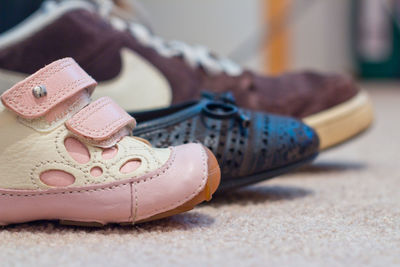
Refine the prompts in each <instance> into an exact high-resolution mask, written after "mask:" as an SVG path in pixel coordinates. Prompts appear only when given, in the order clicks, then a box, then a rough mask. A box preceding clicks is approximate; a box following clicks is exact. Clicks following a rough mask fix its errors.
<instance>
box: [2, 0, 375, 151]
mask: <svg viewBox="0 0 400 267" xmlns="http://www.w3.org/2000/svg"><path fill="white" fill-rule="evenodd" d="M110 3H111V2H110ZM121 14H123V10H122V11H121V10H119V9H118V7H115V6H112V5H98V4H94V3H93V2H89V1H57V2H55V1H48V2H45V3H44V5H43V8H41V9H40V10H39V11H37V12H36V13H35V14H33V15H32V16H31V17H29V18H27V19H26V20H25V21H24V22H22V23H21V24H20V25H17V26H16V27H14V28H13V29H11V30H9V31H8V32H5V33H4V34H1V35H0V88H1V89H2V90H5V89H6V88H9V87H10V86H11V85H12V84H14V83H15V82H16V81H19V80H20V79H21V78H23V77H25V76H27V75H28V74H31V73H33V72H34V71H35V70H36V69H38V68H39V67H41V66H42V65H45V64H49V63H50V62H52V61H54V60H57V59H59V58H63V57H73V58H75V59H76V61H77V62H78V63H79V64H80V65H81V66H82V67H83V68H84V69H85V70H86V71H87V72H88V73H89V74H90V75H91V76H93V78H95V79H96V80H97V81H99V87H98V90H97V92H96V93H95V94H94V98H99V97H102V96H109V97H111V98H112V99H114V101H116V102H117V103H118V104H119V105H120V106H122V107H123V108H125V109H126V110H128V111H131V112H132V111H138V110H148V109H154V108H161V107H167V106H169V105H171V104H175V103H180V102H182V101H187V100H191V99H196V98H198V97H199V96H200V93H201V91H202V90H203V89H207V90H209V91H213V92H216V93H221V92H227V91H231V92H233V94H234V96H235V97H236V99H237V102H238V103H237V104H238V105H239V106H240V107H243V108H247V109H253V110H259V111H268V112H274V113H278V114H281V115H289V116H293V117H297V118H301V119H303V120H304V121H305V122H306V123H308V124H309V125H310V126H312V127H314V128H315V129H316V131H317V132H318V134H319V136H320V139H321V148H322V149H325V148H327V147H330V146H333V145H336V144H338V143H341V142H343V141H345V140H347V139H349V138H351V137H353V136H355V135H357V134H358V133H360V132H362V131H363V130H364V129H366V128H367V127H368V126H369V125H370V124H371V122H372V105H371V102H370V100H369V98H368V96H367V94H366V93H365V92H362V91H360V90H359V89H358V87H357V86H356V85H355V83H354V82H353V81H352V80H351V79H350V78H348V77H345V76H340V75H321V74H317V73H311V72H304V73H288V74H284V75H281V76H278V77H267V76H261V75H258V74H256V73H253V72H250V71H247V70H243V69H242V68H241V67H240V66H238V65H237V64H235V63H234V62H232V61H230V60H229V59H224V58H218V57H217V56H215V55H213V54H212V53H210V52H209V51H208V50H207V49H206V48H205V47H202V46H189V45H187V44H185V43H182V42H178V41H172V42H166V41H164V40H162V39H161V38H159V37H157V36H155V35H154V34H152V33H151V31H149V30H148V29H147V28H146V27H145V26H143V25H141V24H138V23H134V22H129V21H128V20H127V19H126V18H125V19H124V18H123V17H124V16H123V15H121Z"/></svg>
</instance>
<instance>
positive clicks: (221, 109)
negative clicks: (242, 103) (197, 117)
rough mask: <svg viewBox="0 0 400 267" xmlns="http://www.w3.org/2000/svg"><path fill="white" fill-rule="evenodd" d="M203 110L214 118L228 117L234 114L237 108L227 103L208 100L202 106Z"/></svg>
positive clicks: (232, 116)
mask: <svg viewBox="0 0 400 267" xmlns="http://www.w3.org/2000/svg"><path fill="white" fill-rule="evenodd" d="M203 112H204V114H205V115H207V116H208V117H211V118H214V119H230V118H234V117H235V116H236V114H237V113H238V108H237V107H236V106H234V105H231V104H227V103H222V102H209V103H207V104H206V105H205V106H204V107H203Z"/></svg>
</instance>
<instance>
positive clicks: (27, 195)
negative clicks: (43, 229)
mask: <svg viewBox="0 0 400 267" xmlns="http://www.w3.org/2000/svg"><path fill="white" fill-rule="evenodd" d="M175 159H176V152H174V153H173V155H171V158H170V160H169V161H168V162H167V163H166V165H165V167H164V169H163V170H162V171H161V172H157V173H155V174H154V175H152V176H150V177H148V178H144V177H139V178H137V177H135V178H130V179H127V180H124V182H121V183H120V184H117V185H112V186H103V187H100V188H95V189H79V190H78V189H76V190H69V191H64V192H43V193H37V192H32V193H29V194H24V193H1V190H0V196H21V197H34V196H45V195H65V194H74V193H85V192H98V191H107V190H113V188H118V187H121V186H124V185H127V184H129V183H141V182H144V183H145V182H148V181H151V180H153V179H155V178H157V177H159V176H161V175H163V174H165V173H166V172H167V171H168V170H169V169H170V168H171V166H172V165H173V163H174V162H175ZM61 163H62V162H61ZM162 168H163V167H162ZM136 179H137V181H135V180H136Z"/></svg>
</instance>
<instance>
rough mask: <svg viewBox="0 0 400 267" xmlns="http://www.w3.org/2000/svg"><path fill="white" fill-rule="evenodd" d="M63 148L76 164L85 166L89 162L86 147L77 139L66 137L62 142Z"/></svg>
mask: <svg viewBox="0 0 400 267" xmlns="http://www.w3.org/2000/svg"><path fill="white" fill-rule="evenodd" d="M64 146H65V149H66V150H67V152H68V154H69V155H70V156H71V157H72V158H73V159H74V160H75V161H76V162H78V163H80V164H86V163H88V162H89V161H90V153H89V150H88V149H87V147H86V146H85V145H84V144H83V143H82V142H81V141H79V140H78V139H76V138H73V137H68V138H66V139H65V140H64Z"/></svg>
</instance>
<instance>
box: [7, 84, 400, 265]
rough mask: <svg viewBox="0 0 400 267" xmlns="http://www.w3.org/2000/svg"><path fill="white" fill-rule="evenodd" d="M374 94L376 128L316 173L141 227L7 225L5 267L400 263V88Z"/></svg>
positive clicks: (329, 156) (321, 163) (324, 160)
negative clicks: (99, 227)
mask: <svg viewBox="0 0 400 267" xmlns="http://www.w3.org/2000/svg"><path fill="white" fill-rule="evenodd" d="M368 87H377V88H374V90H372V91H370V92H371V94H372V96H373V99H374V101H375V104H376V117H377V120H376V123H375V125H374V127H373V129H372V130H370V131H369V132H367V133H366V134H364V135H362V136H360V138H358V139H356V140H354V141H352V142H350V143H347V144H345V145H343V146H341V147H338V148H335V149H332V150H330V151H328V152H326V153H323V154H322V155H321V156H320V157H319V158H318V160H317V161H316V162H315V163H314V165H313V166H310V167H308V168H307V169H303V170H301V171H298V172H297V173H294V174H291V175H287V176H284V177H280V178H278V179H274V180H271V181H267V182H264V183H262V184H259V185H258V186H254V187H251V188H248V189H245V190H242V191H239V192H236V193H232V194H230V195H228V196H225V197H219V198H217V199H214V201H213V202H212V203H211V204H209V205H203V206H201V207H199V208H197V209H195V210H194V211H191V212H189V213H186V214H183V215H178V216H175V217H173V218H171V219H166V220H162V221H159V222H153V223H147V224H142V225H139V226H135V227H118V226H109V227H106V228H103V229H85V228H77V227H66V226H60V225H58V224H56V223H48V222H37V223H32V224H24V225H18V226H11V227H6V228H4V229H0V266H20V265H26V266H28V265H29V266H39V265H40V266H56V265H59V266H91V265H93V266H102V265H104V266H124V265H125V264H129V265H135V266H144V265H149V266H166V265H190V266H238V265H240V266H267V265H268V266H283V265H287V266H306V265H307V266H347V265H348V266H366V265H369V266H391V265H400V160H399V159H400V156H399V153H400V86H398V88H397V90H394V89H390V88H389V87H390V86H383V85H379V84H378V85H375V86H371V85H368ZM379 87H380V88H379ZM391 87H394V86H391Z"/></svg>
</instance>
